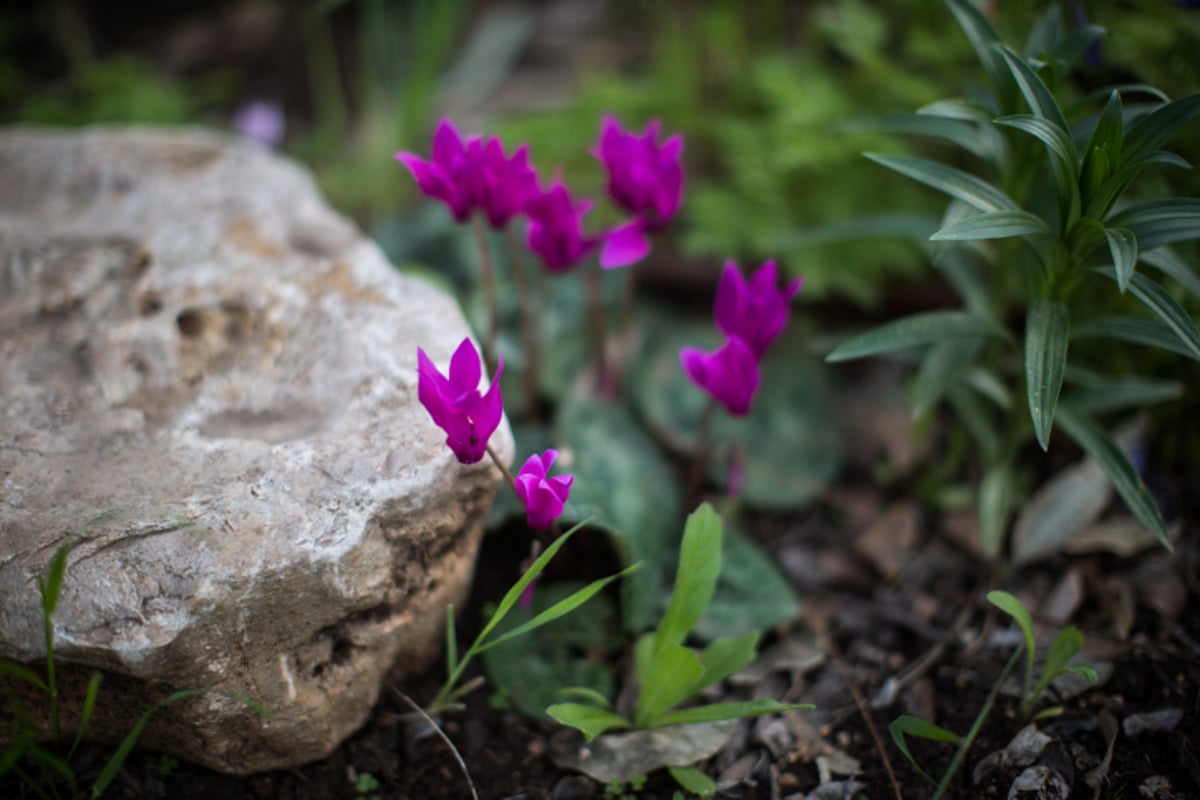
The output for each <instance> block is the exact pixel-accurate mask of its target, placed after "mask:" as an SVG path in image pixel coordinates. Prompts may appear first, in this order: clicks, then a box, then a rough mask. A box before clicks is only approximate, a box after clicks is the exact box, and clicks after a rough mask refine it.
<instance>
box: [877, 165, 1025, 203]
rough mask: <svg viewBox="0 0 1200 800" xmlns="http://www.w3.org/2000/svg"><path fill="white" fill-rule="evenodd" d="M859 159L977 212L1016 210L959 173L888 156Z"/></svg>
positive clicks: (985, 186) (985, 185) (983, 184)
mask: <svg viewBox="0 0 1200 800" xmlns="http://www.w3.org/2000/svg"><path fill="white" fill-rule="evenodd" d="M863 155H865V156H866V157H867V158H869V159H871V160H872V161H874V162H875V163H876V164H880V165H882V166H884V167H887V168H888V169H890V170H894V171H896V172H899V173H900V174H901V175H906V176H908V177H909V178H912V179H913V180H915V181H918V182H920V183H923V184H925V185H926V186H929V187H931V188H934V189H937V190H938V191H939V192H943V193H945V194H948V195H950V196H951V197H954V198H957V199H959V200H962V201H963V202H964V203H966V204H967V205H969V206H971V207H972V208H977V209H979V210H980V211H1005V210H1010V211H1015V210H1017V204H1016V203H1015V202H1013V200H1012V198H1010V197H1009V196H1008V195H1006V194H1005V193H1004V192H1002V191H1000V189H998V188H996V187H995V186H993V185H992V184H990V183H988V182H987V181H985V180H982V179H981V178H976V177H975V176H974V175H971V174H970V173H967V172H963V171H962V170H960V169H956V168H954V167H948V166H946V165H945V164H939V163H938V162H936V161H930V160H928V159H924V158H915V157H913V156H889V155H883V154H880V153H864V154H863Z"/></svg>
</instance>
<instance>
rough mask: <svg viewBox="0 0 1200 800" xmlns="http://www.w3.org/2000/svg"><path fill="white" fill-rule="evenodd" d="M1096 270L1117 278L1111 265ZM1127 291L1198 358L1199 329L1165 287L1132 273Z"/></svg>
mask: <svg viewBox="0 0 1200 800" xmlns="http://www.w3.org/2000/svg"><path fill="white" fill-rule="evenodd" d="M1097 271H1098V272H1100V273H1101V274H1102V275H1106V276H1107V277H1109V278H1111V279H1113V280H1117V277H1116V275H1115V273H1114V272H1113V270H1112V268H1111V267H1099V268H1097ZM1129 291H1130V293H1131V294H1132V295H1133V296H1134V297H1136V298H1137V299H1138V300H1140V301H1142V303H1143V304H1145V306H1146V308H1148V309H1150V310H1151V311H1153V312H1154V313H1155V314H1156V315H1157V316H1158V318H1159V319H1161V320H1162V321H1163V322H1165V323H1166V324H1167V327H1168V328H1170V329H1171V330H1172V331H1174V332H1175V335H1176V336H1178V337H1179V339H1180V341H1182V342H1183V344H1184V345H1185V346H1186V347H1187V348H1188V349H1189V350H1190V351H1191V353H1192V356H1193V357H1194V358H1200V330H1197V328H1196V323H1195V322H1193V321H1192V318H1191V317H1190V316H1188V313H1187V312H1186V311H1184V310H1183V307H1182V306H1180V305H1179V303H1177V302H1176V301H1175V298H1173V297H1171V295H1169V294H1167V290H1166V289H1164V288H1162V287H1161V286H1159V285H1158V284H1157V283H1155V282H1154V281H1152V280H1150V279H1149V278H1147V277H1146V276H1145V275H1140V274H1138V273H1134V275H1133V278H1132V279H1131V280H1130V282H1129Z"/></svg>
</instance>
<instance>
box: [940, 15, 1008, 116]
mask: <svg viewBox="0 0 1200 800" xmlns="http://www.w3.org/2000/svg"><path fill="white" fill-rule="evenodd" d="M946 7H947V8H949V9H950V13H952V14H954V18H955V19H956V20H957V21H958V26H959V27H960V28H962V30H963V33H965V34H966V35H967V40H968V41H970V42H971V47H972V48H973V49H974V50H975V55H976V57H978V58H979V63H981V64H982V65H983V69H984V71H986V72H987V74H988V77H989V78H991V81H992V87H993V88H994V89H995V91H996V94H997V96H999V97H1001V98H1004V97H1005V95H1006V94H1007V92H1006V91H1005V90H1006V89H1007V87H1008V86H1009V85H1010V82H1009V81H1008V75H1007V72H1008V70H1007V69H1006V68H1005V66H1004V59H1003V58H1001V56H1000V54H999V53H998V52H997V51H996V48H995V45H996V44H998V43H999V42H1000V36H999V34H997V33H996V29H995V28H993V27H992V23H990V22H989V21H988V18H987V17H985V16H984V15H983V14H982V13H981V12H980V11H979V9H978V7H976V5H975V4H974V3H973V2H971V0H946ZM1006 105H1007V104H1006V103H1002V107H1004V106H1006Z"/></svg>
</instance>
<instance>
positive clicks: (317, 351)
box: [0, 128, 512, 774]
mask: <svg viewBox="0 0 1200 800" xmlns="http://www.w3.org/2000/svg"><path fill="white" fill-rule="evenodd" d="M385 168H386V165H383V166H381V169H385ZM401 178H402V176H401V175H400V174H399V173H397V180H400V179H401ZM0 187H2V188H0V656H4V657H7V658H11V659H15V660H18V661H24V662H38V660H39V659H41V658H42V657H44V655H45V648H44V643H43V639H42V631H41V617H40V606H39V603H40V598H39V595H38V591H37V583H36V577H37V575H39V574H40V573H41V572H42V571H43V570H44V569H45V566H46V564H47V562H48V561H49V559H50V557H51V556H52V555H53V553H54V551H55V549H56V548H58V547H59V545H61V544H63V543H71V544H72V545H73V546H74V549H73V550H72V551H71V555H70V559H69V566H68V570H67V574H66V581H65V585H64V590H63V595H62V599H61V601H60V603H59V608H58V611H57V613H56V615H55V617H54V629H55V633H56V637H57V641H56V654H57V659H58V663H59V664H60V665H62V667H61V669H62V670H63V672H62V679H63V681H64V685H65V686H64V690H63V691H64V699H63V714H64V715H65V719H66V721H67V723H68V725H67V727H68V729H69V728H70V723H71V721H72V720H73V719H74V718H76V717H74V716H73V715H76V714H77V713H78V710H79V700H80V698H81V696H82V693H83V690H84V689H83V687H84V685H85V684H86V681H87V679H88V677H89V676H90V675H91V673H92V672H93V671H94V670H97V669H98V670H100V671H101V672H102V673H104V675H105V678H104V683H103V684H102V688H101V692H100V704H99V706H98V708H97V712H96V714H97V716H96V718H95V719H94V720H93V722H92V724H91V726H90V730H91V731H92V733H93V735H94V737H95V738H99V739H102V740H109V741H116V740H119V739H120V738H121V737H122V736H124V734H125V733H127V732H128V731H129V729H130V728H131V727H132V725H133V723H134V721H135V720H136V718H137V716H138V715H139V714H140V713H141V712H142V711H143V710H144V709H146V708H147V707H148V706H149V705H150V704H152V703H153V702H154V701H156V700H158V699H160V698H162V697H164V696H166V695H167V694H168V693H170V692H172V691H175V690H179V689H185V688H196V687H213V688H216V689H222V690H232V691H236V692H241V693H244V694H245V695H248V696H250V697H253V698H255V699H257V700H258V701H260V702H261V703H263V704H264V705H265V706H266V707H267V708H268V709H269V710H270V711H271V713H272V714H273V718H271V719H267V718H264V717H262V716H260V715H259V714H258V713H256V712H254V711H252V710H249V709H248V708H247V707H245V706H244V705H242V704H241V703H239V702H238V701H236V700H233V699H230V698H228V697H226V696H224V695H222V694H219V693H209V694H205V695H202V696H200V697H197V698H194V699H190V700H185V701H182V702H178V703H173V704H171V705H168V706H166V707H164V708H163V709H162V710H161V711H159V712H158V713H157V714H156V715H155V716H154V717H153V718H152V720H151V723H150V725H149V727H148V728H147V729H146V731H145V733H144V735H143V737H142V740H141V741H142V743H143V744H146V745H150V746H153V747H157V748H161V749H163V750H166V751H168V752H171V753H173V754H175V755H178V756H180V757H182V758H185V759H188V760H191V761H195V762H199V763H202V764H205V765H208V766H210V767H213V768H216V769H219V770H223V771H226V772H230V773H236V774H245V773H250V772H255V771H259V770H265V769H271V768H280V767H286V766H289V765H295V764H299V763H302V762H305V761H309V760H313V759H316V758H319V757H321V756H323V755H324V754H326V753H328V752H329V751H331V750H332V749H333V748H334V747H336V746H337V744H338V743H339V742H340V741H341V740H342V739H343V738H345V737H346V736H347V735H349V734H350V733H352V732H353V731H354V729H355V728H356V727H358V726H359V725H360V724H361V723H362V722H363V721H364V720H365V719H366V717H367V715H368V713H369V712H370V710H371V707H372V706H373V704H374V703H375V700H376V698H377V696H378V693H379V690H380V687H381V684H382V682H383V680H384V677H385V673H388V672H389V670H392V669H393V667H394V668H395V670H396V671H398V672H399V673H401V674H403V673H408V672H412V671H413V670H416V669H418V668H420V667H423V666H425V665H427V664H428V663H429V661H430V660H431V659H432V658H433V657H434V654H435V653H436V652H437V650H438V648H439V647H440V641H441V632H442V629H443V627H444V621H445V609H446V604H447V603H449V602H456V603H458V602H461V601H462V599H463V598H464V595H465V594H466V591H467V588H468V585H469V583H470V578H471V574H472V570H473V563H474V557H475V554H476V551H477V546H478V542H479V537H480V533H481V530H482V524H483V518H484V515H485V513H486V511H487V508H488V507H489V505H490V503H491V500H492V497H493V495H494V493H495V491H496V489H497V487H498V485H499V473H498V471H497V470H496V469H495V468H494V467H492V466H490V465H489V464H487V463H486V462H485V463H483V464H477V465H473V466H470V467H464V466H462V465H460V464H458V462H457V461H455V459H454V457H453V454H452V453H451V452H450V450H449V449H448V448H447V447H445V446H444V444H443V442H444V435H443V434H442V432H441V431H440V430H438V429H437V428H436V427H435V426H434V425H433V424H432V422H431V421H430V420H429V418H428V416H427V415H426V414H425V412H424V410H423V409H422V408H421V406H420V405H419V404H418V402H417V387H416V348H417V346H418V345H420V346H421V347H424V348H425V349H426V351H427V352H429V353H430V355H431V357H433V358H434V360H435V361H437V362H438V363H439V364H441V365H442V366H445V364H446V363H447V362H448V360H449V357H450V354H451V353H452V352H453V349H454V347H455V346H456V345H457V344H458V343H459V342H460V341H461V340H462V337H463V336H464V335H466V334H467V326H466V323H465V321H464V320H463V318H462V316H461V315H460V313H459V311H458V309H457V307H456V305H455V303H454V301H453V300H452V299H451V298H450V297H448V296H446V295H445V294H443V293H442V292H440V291H438V290H436V289H434V288H432V287H430V286H428V285H426V284H425V283H422V282H419V281H417V280H413V279H409V278H405V277H402V276H401V275H399V274H398V273H396V272H395V271H394V270H393V269H392V267H391V266H390V265H389V264H388V262H387V260H386V259H385V258H384V256H383V255H382V254H381V252H380V251H379V250H378V248H377V247H376V246H375V245H374V244H372V243H371V242H370V241H368V240H367V239H365V238H364V237H363V236H362V235H361V234H360V233H359V232H358V231H357V230H356V229H355V228H354V227H353V226H352V225H351V224H349V223H348V222H346V221H345V220H344V219H342V218H340V217H339V216H337V215H336V214H335V213H333V212H332V211H330V210H329V209H328V208H327V207H326V206H325V205H324V203H323V201H322V200H321V198H320V196H319V195H318V193H317V191H316V189H315V187H314V185H313V182H312V180H311V179H310V177H309V176H308V174H307V173H306V172H304V171H303V170H302V169H301V168H299V167H297V166H296V165H294V164H292V163H290V162H288V161H286V160H285V159H282V158H279V157H276V156H274V155H272V154H271V153H269V152H267V151H265V150H262V149H260V148H258V147H257V146H255V145H252V144H249V143H242V142H238V141H234V140H231V139H228V138H226V137H224V136H222V135H219V134H215V133H212V132H206V131H202V130H179V129H170V130H165V129H157V130H156V129H119V128H101V129H92V130H86V131H83V132H62V131H53V130H38V129H27V128H22V129H9V130H5V131H0ZM493 442H494V443H495V444H496V445H497V446H498V448H499V451H500V453H501V454H502V456H504V457H509V456H510V455H511V450H512V440H511V435H510V433H509V431H508V428H507V426H505V427H502V428H501V430H500V431H499V432H498V435H497V437H496V438H495V439H494V440H493ZM392 674H393V676H394V675H395V673H394V672H393V673H392ZM43 710H44V709H43Z"/></svg>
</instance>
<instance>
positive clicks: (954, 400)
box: [946, 386, 1000, 460]
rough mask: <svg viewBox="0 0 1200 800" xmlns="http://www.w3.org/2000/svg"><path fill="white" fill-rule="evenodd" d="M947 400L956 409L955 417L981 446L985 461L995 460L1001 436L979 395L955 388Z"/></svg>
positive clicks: (963, 388) (961, 388)
mask: <svg viewBox="0 0 1200 800" xmlns="http://www.w3.org/2000/svg"><path fill="white" fill-rule="evenodd" d="M946 400H947V401H948V402H949V403H950V407H951V408H952V409H954V414H955V416H957V417H958V419H959V421H961V422H962V424H963V427H965V428H966V429H967V433H969V434H971V438H973V439H974V440H975V441H976V442H977V443H978V444H979V449H980V451H981V452H982V453H983V457H984V459H985V460H991V459H993V458H995V457H996V455H997V454H998V453H999V452H1000V435H999V434H998V433H997V432H996V426H995V424H994V422H993V421H992V419H991V418H990V417H989V416H988V413H987V409H985V408H984V406H983V401H982V400H981V399H980V397H979V395H977V394H975V392H972V391H970V390H968V389H967V388H966V387H965V386H955V387H953V388H951V389H950V391H948V392H947V393H946Z"/></svg>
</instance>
